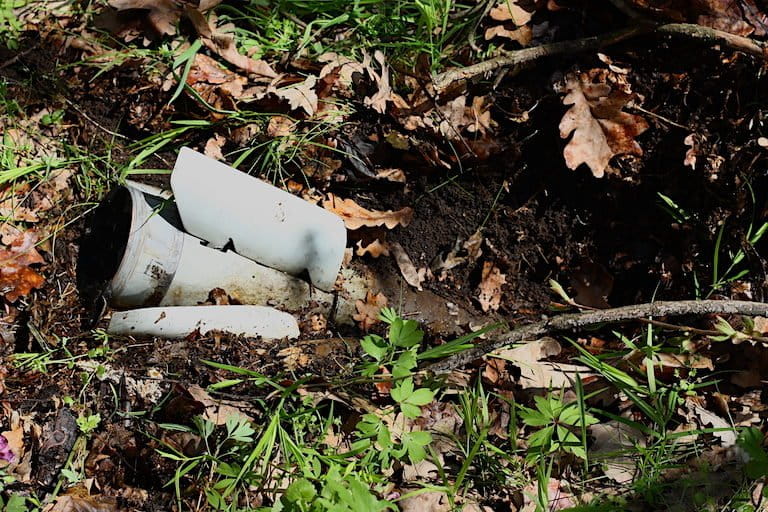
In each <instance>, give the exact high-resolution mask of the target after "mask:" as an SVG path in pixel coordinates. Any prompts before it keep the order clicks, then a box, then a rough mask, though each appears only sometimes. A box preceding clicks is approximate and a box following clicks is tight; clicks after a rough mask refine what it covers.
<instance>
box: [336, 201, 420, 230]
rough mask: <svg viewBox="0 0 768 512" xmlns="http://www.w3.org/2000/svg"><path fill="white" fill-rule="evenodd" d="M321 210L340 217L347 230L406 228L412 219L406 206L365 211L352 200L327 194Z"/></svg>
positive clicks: (411, 212)
mask: <svg viewBox="0 0 768 512" xmlns="http://www.w3.org/2000/svg"><path fill="white" fill-rule="evenodd" d="M323 208H325V209H326V210H328V211H331V212H333V213H335V214H336V215H338V216H339V217H341V218H342V219H343V220H344V225H345V226H347V229H352V230H354V229H360V228H361V227H363V226H366V227H375V226H386V227H387V228H389V229H393V228H395V227H397V226H398V225H400V226H407V225H408V224H410V222H411V219H413V209H412V208H409V207H407V206H406V207H405V208H401V209H399V210H395V211H393V210H387V211H379V210H366V209H365V208H363V207H362V206H360V205H359V204H357V203H356V202H354V201H353V200H352V199H341V198H340V197H336V196H334V195H333V194H328V198H327V199H325V200H323Z"/></svg>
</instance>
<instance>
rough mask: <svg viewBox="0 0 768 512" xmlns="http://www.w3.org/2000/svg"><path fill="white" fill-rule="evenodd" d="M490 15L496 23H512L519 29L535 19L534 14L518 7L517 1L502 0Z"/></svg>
mask: <svg viewBox="0 0 768 512" xmlns="http://www.w3.org/2000/svg"><path fill="white" fill-rule="evenodd" d="M488 15H489V16H490V17H491V19H494V20H496V21H511V22H513V23H514V24H515V25H517V26H518V27H519V26H520V25H525V24H526V23H528V22H529V21H531V18H532V17H533V13H531V12H528V11H526V10H525V9H523V8H522V7H520V6H519V5H517V0H502V1H501V2H499V3H498V4H497V5H496V6H494V7H493V8H492V9H491V10H490V12H489V13H488Z"/></svg>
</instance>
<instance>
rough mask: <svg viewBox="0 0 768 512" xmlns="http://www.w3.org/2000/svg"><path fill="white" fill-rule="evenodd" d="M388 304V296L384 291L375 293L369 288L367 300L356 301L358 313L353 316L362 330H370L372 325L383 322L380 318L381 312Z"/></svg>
mask: <svg viewBox="0 0 768 512" xmlns="http://www.w3.org/2000/svg"><path fill="white" fill-rule="evenodd" d="M386 305H387V298H386V297H385V296H384V294H383V293H381V292H379V293H373V291H371V290H368V293H367V294H366V296H365V301H362V300H358V301H357V302H355V309H357V313H356V314H355V315H353V316H352V318H354V319H355V321H356V322H357V323H358V324H359V325H360V328H361V329H362V330H364V331H368V330H370V328H371V327H373V326H374V325H376V324H377V323H379V322H381V320H379V312H380V311H381V308H383V307H385V306H386Z"/></svg>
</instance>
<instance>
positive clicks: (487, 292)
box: [477, 261, 507, 312]
mask: <svg viewBox="0 0 768 512" xmlns="http://www.w3.org/2000/svg"><path fill="white" fill-rule="evenodd" d="M506 282H507V276H506V275H505V274H502V273H501V271H500V270H499V267H497V266H496V265H494V263H493V262H492V261H486V262H485V263H483V274H482V277H481V279H480V285H479V286H478V294H477V300H478V301H479V302H480V307H481V308H483V311H486V312H487V311H489V310H491V311H496V310H497V309H499V306H500V305H501V287H502V286H503V285H504V283H506Z"/></svg>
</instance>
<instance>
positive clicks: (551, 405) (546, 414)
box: [519, 392, 598, 461]
mask: <svg viewBox="0 0 768 512" xmlns="http://www.w3.org/2000/svg"><path fill="white" fill-rule="evenodd" d="M534 401H535V403H536V408H535V409H532V408H530V407H525V406H520V413H519V416H520V419H521V420H522V421H523V424H525V425H526V426H528V427H533V428H539V430H537V431H536V432H534V433H533V434H532V435H531V436H530V437H529V438H528V460H530V461H535V460H537V459H539V458H540V457H542V456H545V455H549V454H553V453H556V452H565V453H571V454H573V455H575V456H577V457H579V458H581V459H586V458H587V452H586V450H585V449H584V445H585V441H584V440H583V439H582V438H581V436H580V434H581V431H582V427H587V426H589V425H594V424H595V423H597V422H598V420H597V418H595V417H594V416H592V415H591V414H589V413H587V412H585V411H584V410H583V406H582V405H580V404H579V402H578V401H573V402H569V403H565V402H563V399H562V392H561V393H560V395H559V396H558V395H555V394H553V393H548V394H547V395H546V396H535V397H534Z"/></svg>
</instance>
